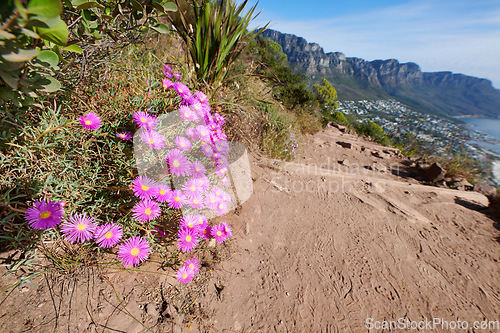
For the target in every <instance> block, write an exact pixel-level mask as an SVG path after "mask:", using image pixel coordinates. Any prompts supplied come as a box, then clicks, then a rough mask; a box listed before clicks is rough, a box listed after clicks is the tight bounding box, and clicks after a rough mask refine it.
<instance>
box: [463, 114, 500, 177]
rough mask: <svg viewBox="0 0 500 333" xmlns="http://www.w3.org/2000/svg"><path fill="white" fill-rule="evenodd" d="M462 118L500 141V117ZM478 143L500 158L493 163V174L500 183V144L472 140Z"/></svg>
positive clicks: (479, 130) (481, 131)
mask: <svg viewBox="0 0 500 333" xmlns="http://www.w3.org/2000/svg"><path fill="white" fill-rule="evenodd" d="M460 120H462V121H464V122H466V123H468V124H470V127H471V128H472V129H474V130H476V131H478V132H480V133H484V134H488V135H489V136H491V137H492V138H494V139H496V140H497V141H500V119H486V118H461V119H460ZM472 143H476V144H477V145H479V146H481V147H483V148H485V149H487V150H489V151H491V152H492V153H495V154H496V155H497V156H498V160H497V161H496V162H494V163H493V175H494V176H495V178H496V179H497V181H498V182H499V183H500V144H491V143H487V142H478V141H472Z"/></svg>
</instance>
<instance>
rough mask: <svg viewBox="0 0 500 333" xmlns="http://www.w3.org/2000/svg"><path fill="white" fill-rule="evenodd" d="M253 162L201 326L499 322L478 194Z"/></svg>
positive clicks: (324, 328) (490, 242)
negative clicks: (250, 187)
mask: <svg viewBox="0 0 500 333" xmlns="http://www.w3.org/2000/svg"><path fill="white" fill-rule="evenodd" d="M321 135H322V136H321V138H322V140H325V139H328V138H329V135H328V133H327V134H325V133H322V134H321ZM332 140H335V138H332ZM372 145H373V144H372ZM372 148H373V147H372ZM326 149H328V147H326ZM350 154H351V156H349V158H350V159H351V161H352V159H354V158H356V157H355V156H353V155H352V154H353V153H350ZM367 161H368V160H366V161H365V162H367ZM307 162H308V163H311V162H314V156H312V157H311V156H309V157H307ZM316 162H317V163H318V164H319V163H320V162H321V161H320V160H318V161H316ZM252 164H253V170H252V172H253V175H254V178H256V181H255V183H254V195H253V196H252V197H251V198H250V200H249V201H248V202H246V203H245V204H244V205H243V207H242V209H241V211H240V212H239V215H232V216H230V217H229V222H230V223H231V224H232V225H233V226H234V229H235V237H234V240H233V243H232V248H231V251H232V252H233V255H232V258H231V259H230V260H228V261H227V262H225V263H223V264H222V267H221V268H220V269H218V270H217V271H216V272H215V274H214V276H213V278H212V281H211V283H212V284H216V285H217V286H219V287H220V286H223V287H224V288H223V290H222V293H221V297H216V296H215V293H210V292H209V293H207V295H206V296H205V297H204V298H203V299H200V302H201V305H202V306H203V307H206V308H207V309H210V310H211V311H212V312H213V314H214V315H213V318H212V320H211V321H210V322H209V323H207V325H208V327H210V326H211V327H210V328H208V330H210V331H217V332H220V331H227V332H234V331H236V332H240V331H243V332H362V331H367V326H366V325H367V319H368V318H373V320H374V321H383V320H393V321H397V320H399V319H400V318H405V319H408V320H410V321H421V320H425V319H427V320H429V321H432V320H433V318H443V319H444V320H446V321H454V320H455V321H456V320H457V319H460V320H461V321H464V320H465V321H468V324H469V327H470V326H471V325H473V323H474V321H483V320H485V319H486V320H492V321H494V320H497V321H498V320H500V316H499V313H500V293H499V287H498V286H499V282H500V278H499V276H500V275H499V273H500V270H499V265H498V260H499V255H500V244H499V243H498V241H497V240H496V237H497V236H498V235H499V233H498V231H497V230H496V229H495V228H494V226H493V224H494V221H493V220H491V219H490V218H489V217H487V216H485V215H484V212H483V211H482V208H483V207H484V205H486V204H487V200H486V198H485V197H484V196H482V195H480V194H477V193H472V192H461V191H455V190H446V189H438V188H435V187H429V186H424V185H418V184H411V185H410V184H408V182H407V181H406V180H403V179H401V178H399V179H398V177H395V176H393V175H382V174H379V175H377V174H372V175H366V174H351V173H346V172H343V171H342V170H340V171H338V170H337V171H336V170H328V169H318V168H316V167H314V168H311V167H310V165H309V166H308V167H306V166H304V165H303V164H298V163H288V164H285V163H281V162H276V161H269V160H266V159H263V158H261V159H256V160H254V161H253V162H252ZM325 184H326V185H325ZM434 328H436V329H437V331H442V332H447V331H450V330H449V329H446V327H445V326H442V325H437V326H434ZM373 331H377V330H373ZM486 331H490V330H486Z"/></svg>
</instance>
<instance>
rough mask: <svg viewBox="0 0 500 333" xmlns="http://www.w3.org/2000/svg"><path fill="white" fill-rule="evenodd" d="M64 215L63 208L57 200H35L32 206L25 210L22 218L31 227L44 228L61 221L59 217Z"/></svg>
mask: <svg viewBox="0 0 500 333" xmlns="http://www.w3.org/2000/svg"><path fill="white" fill-rule="evenodd" d="M63 215H64V209H63V207H62V205H61V204H60V203H59V202H55V201H51V200H49V201H47V202H46V201H36V202H35V203H34V207H29V208H28V209H27V210H26V216H25V217H24V219H25V220H26V221H28V224H29V226H30V227H32V228H33V229H37V230H45V229H49V228H53V227H55V226H56V225H58V224H59V223H61V217H62V216H63Z"/></svg>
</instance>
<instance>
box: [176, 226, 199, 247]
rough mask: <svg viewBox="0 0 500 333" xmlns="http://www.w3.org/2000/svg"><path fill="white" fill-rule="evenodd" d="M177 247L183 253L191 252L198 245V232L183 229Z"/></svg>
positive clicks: (178, 235)
mask: <svg viewBox="0 0 500 333" xmlns="http://www.w3.org/2000/svg"><path fill="white" fill-rule="evenodd" d="M177 237H178V239H177V247H178V248H179V250H180V251H182V252H191V251H193V250H194V249H195V248H196V246H197V245H198V242H199V239H198V230H197V229H194V228H193V229H191V228H181V229H179V232H178V234H177Z"/></svg>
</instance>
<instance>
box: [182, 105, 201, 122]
mask: <svg viewBox="0 0 500 333" xmlns="http://www.w3.org/2000/svg"><path fill="white" fill-rule="evenodd" d="M179 113H180V115H181V117H182V118H184V119H185V120H187V121H198V119H199V118H198V115H197V114H196V112H194V111H193V110H191V108H190V107H189V106H186V105H182V106H180V107H179Z"/></svg>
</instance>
